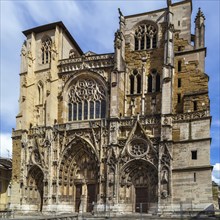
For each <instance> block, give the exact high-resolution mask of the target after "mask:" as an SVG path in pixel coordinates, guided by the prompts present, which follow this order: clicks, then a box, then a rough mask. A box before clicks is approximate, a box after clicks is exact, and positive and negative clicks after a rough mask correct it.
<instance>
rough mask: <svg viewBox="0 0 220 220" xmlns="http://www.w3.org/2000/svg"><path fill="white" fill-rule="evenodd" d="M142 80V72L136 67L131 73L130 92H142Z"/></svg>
mask: <svg viewBox="0 0 220 220" xmlns="http://www.w3.org/2000/svg"><path fill="white" fill-rule="evenodd" d="M141 82H142V78H141V75H140V73H139V72H138V71H137V70H136V69H134V70H133V72H132V73H131V75H130V94H139V93H141Z"/></svg>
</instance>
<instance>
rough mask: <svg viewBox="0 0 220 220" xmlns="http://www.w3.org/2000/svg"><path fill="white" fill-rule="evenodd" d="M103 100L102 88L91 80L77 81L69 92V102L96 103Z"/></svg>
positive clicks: (103, 91)
mask: <svg viewBox="0 0 220 220" xmlns="http://www.w3.org/2000/svg"><path fill="white" fill-rule="evenodd" d="M104 98H105V90H104V88H103V87H102V86H101V85H100V84H98V83H97V82H96V81H95V80H93V79H91V78H90V79H79V80H78V81H77V82H76V83H75V84H74V85H72V87H71V88H70V91H69V102H73V103H74V102H81V101H84V100H86V101H97V100H102V99H104Z"/></svg>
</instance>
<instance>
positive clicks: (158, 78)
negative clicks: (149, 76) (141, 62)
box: [156, 73, 160, 92]
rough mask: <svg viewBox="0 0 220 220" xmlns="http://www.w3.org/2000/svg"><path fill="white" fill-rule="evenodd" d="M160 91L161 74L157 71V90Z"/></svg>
mask: <svg viewBox="0 0 220 220" xmlns="http://www.w3.org/2000/svg"><path fill="white" fill-rule="evenodd" d="M159 91H160V75H159V74H158V73H157V75H156V92H159Z"/></svg>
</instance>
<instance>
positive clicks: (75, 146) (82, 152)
mask: <svg viewBox="0 0 220 220" xmlns="http://www.w3.org/2000/svg"><path fill="white" fill-rule="evenodd" d="M98 167H99V162H98V158H97V156H96V154H95V152H94V151H93V150H92V149H91V146H90V145H88V143H87V144H86V143H84V142H83V141H82V140H81V139H75V140H74V141H73V142H71V144H69V146H68V147H67V148H66V150H65V152H64V153H63V156H62V160H61V162H60V168H59V184H60V185H72V184H73V183H74V181H94V182H97V181H98V177H99V169H98Z"/></svg>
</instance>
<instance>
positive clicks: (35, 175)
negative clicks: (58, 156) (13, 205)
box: [27, 165, 44, 212]
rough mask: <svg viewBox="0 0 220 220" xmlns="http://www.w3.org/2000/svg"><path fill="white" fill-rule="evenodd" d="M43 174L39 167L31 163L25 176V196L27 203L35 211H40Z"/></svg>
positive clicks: (41, 206)
mask: <svg viewBox="0 0 220 220" xmlns="http://www.w3.org/2000/svg"><path fill="white" fill-rule="evenodd" d="M43 180H44V174H43V171H42V170H41V168H40V167H39V166H37V165H33V166H32V167H31V168H30V170H29V171H28V177H27V191H28V192H27V194H28V195H27V196H28V203H29V204H30V205H32V207H33V209H34V210H35V211H40V212H42V209H43V196H44V184H43V183H44V182H43Z"/></svg>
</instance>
